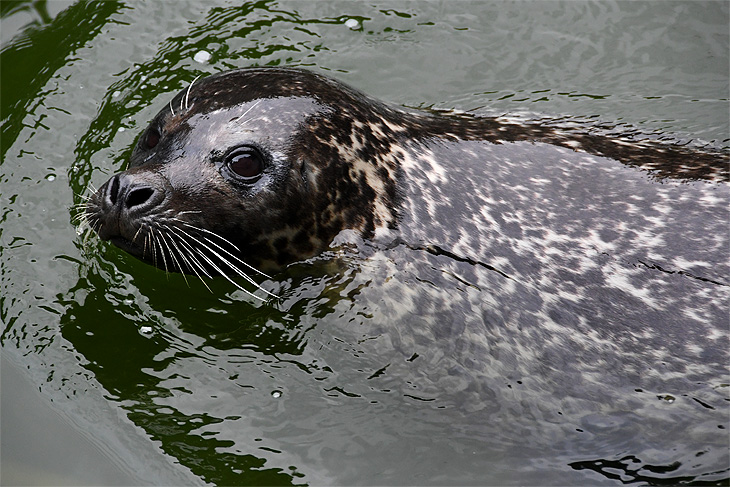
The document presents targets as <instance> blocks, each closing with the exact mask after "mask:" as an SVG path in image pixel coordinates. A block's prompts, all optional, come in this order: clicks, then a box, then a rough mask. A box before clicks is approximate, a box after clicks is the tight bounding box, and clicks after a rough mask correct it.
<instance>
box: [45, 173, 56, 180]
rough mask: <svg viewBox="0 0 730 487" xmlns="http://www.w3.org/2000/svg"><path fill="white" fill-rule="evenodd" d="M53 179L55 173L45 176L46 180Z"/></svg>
mask: <svg viewBox="0 0 730 487" xmlns="http://www.w3.org/2000/svg"><path fill="white" fill-rule="evenodd" d="M55 179H56V175H55V174H49V175H48V176H46V180H48V181H53V180H55Z"/></svg>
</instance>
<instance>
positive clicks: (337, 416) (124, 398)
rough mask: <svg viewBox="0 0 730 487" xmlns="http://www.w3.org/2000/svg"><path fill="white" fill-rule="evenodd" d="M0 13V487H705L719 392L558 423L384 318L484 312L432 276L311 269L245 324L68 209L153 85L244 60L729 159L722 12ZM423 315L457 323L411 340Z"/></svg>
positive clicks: (321, 265) (151, 109) (568, 414)
mask: <svg viewBox="0 0 730 487" xmlns="http://www.w3.org/2000/svg"><path fill="white" fill-rule="evenodd" d="M0 5H1V6H2V42H3V47H2V55H1V56H0V63H2V83H1V86H2V99H1V102H2V120H3V126H2V146H1V153H2V165H1V166H0V209H1V211H0V287H1V291H0V320H1V322H2V336H1V340H2V341H1V344H2V357H3V362H2V374H3V376H2V483H3V484H71V485H73V484H95V483H108V484H120V485H121V484H198V483H199V484H202V483H210V484H218V485H232V484H253V485H262V484H315V485H316V484H479V485H485V484H493V485H503V484H554V485H557V484H561V485H563V484H574V485H584V484H608V485H611V484H618V483H622V482H630V481H636V482H642V483H644V484H652V483H658V482H661V481H672V480H673V481H683V482H691V481H705V482H708V483H711V482H721V481H722V480H723V479H725V481H727V478H728V466H729V462H730V459H729V458H728V452H727V446H728V441H727V428H728V427H730V425H729V424H728V383H730V379H729V378H728V376H727V374H726V375H725V376H724V377H718V378H717V380H716V381H714V382H713V383H712V384H704V385H702V386H697V389H696V390H694V391H693V393H694V395H682V394H681V393H677V392H675V391H674V390H673V389H672V388H671V387H670V386H669V385H667V390H661V391H655V390H651V391H646V390H634V389H631V388H628V389H626V390H625V391H623V396H622V397H617V398H616V401H615V404H606V410H604V411H594V412H589V411H581V410H580V406H581V404H582V403H581V401H578V400H575V399H574V398H572V397H571V396H570V394H568V393H567V392H566V391H568V390H569V389H570V387H568V385H566V384H564V383H563V384H561V383H560V382H546V383H540V380H541V379H542V377H541V376H540V375H539V374H537V373H536V374H534V375H520V374H517V373H516V372H515V373H514V374H511V373H510V370H512V369H511V368H512V367H513V365H511V363H510V359H509V356H507V355H504V354H503V355H502V356H501V357H500V356H499V355H497V356H490V357H480V356H479V355H475V356H469V355H468V354H467V355H465V356H466V357H467V358H469V359H473V360H476V361H480V362H481V363H482V364H483V363H486V362H487V361H489V363H490V364H492V365H493V370H494V374H493V376H491V377H487V378H486V379H484V380H485V382H483V383H480V384H475V383H472V382H470V380H472V379H473V376H471V375H470V374H469V373H468V371H467V372H464V370H461V369H464V368H466V369H468V368H469V364H468V363H464V362H461V363H459V362H458V360H456V359H455V356H454V353H453V352H454V347H455V345H453V340H452V341H449V340H450V339H453V338H454V334H455V333H457V332H458V324H459V323H460V322H459V317H458V316H454V315H451V316H445V315H443V314H439V313H437V312H434V313H428V312H427V311H424V314H423V315H422V316H413V317H403V316H398V314H397V312H398V306H397V303H392V302H390V301H388V300H387V299H384V297H383V296H384V294H387V292H388V286H389V285H392V283H393V282H396V283H401V284H403V283H405V284H407V285H409V286H411V287H412V289H413V290H414V293H419V292H422V293H425V294H426V295H428V293H432V292H434V290H437V291H438V293H439V294H440V295H449V294H451V295H453V296H454V300H455V302H457V303H459V302H461V303H463V306H461V307H460V309H461V310H462V313H467V314H468V313H469V310H468V306H469V303H474V302H478V301H479V300H480V299H481V298H482V296H480V295H478V291H476V290H475V289H473V288H470V287H469V286H466V285H464V284H463V283H459V282H457V281H454V279H452V278H451V277H450V276H446V275H444V274H442V273H440V272H439V271H437V270H436V269H439V262H438V260H437V259H436V258H433V259H431V260H428V261H425V263H424V267H423V269H425V270H423V269H422V271H419V272H413V271H412V270H410V269H409V268H408V267H407V264H408V263H409V262H410V260H409V259H411V258H412V256H409V255H400V254H397V253H390V254H388V253H385V254H381V253H377V252H376V253H375V254H374V255H369V257H368V258H366V259H357V258H353V257H352V256H351V255H350V254H349V251H347V250H345V251H343V252H344V254H345V255H344V258H342V255H339V256H338V258H332V256H331V255H326V256H323V257H321V258H318V259H315V260H313V261H312V262H307V263H301V264H297V265H294V266H292V267H291V268H289V269H288V270H286V271H285V272H283V273H281V274H279V275H276V276H274V277H273V279H271V280H267V281H265V282H263V283H262V284H263V285H264V286H265V287H266V288H268V289H271V290H273V291H275V292H277V293H278V294H279V295H281V296H283V298H284V299H283V300H282V302H281V303H279V304H277V305H267V304H262V303H260V302H259V301H257V300H255V299H253V298H251V297H248V296H246V295H245V294H244V293H242V292H240V291H236V290H235V289H234V288H233V287H232V286H231V285H230V284H228V283H227V282H226V281H224V280H213V281H209V282H207V285H208V286H209V287H210V290H208V289H207V288H206V286H204V285H203V284H202V283H200V282H199V281H198V280H197V279H187V281H186V280H185V278H184V277H182V276H179V275H166V274H165V273H164V272H162V271H158V270H155V269H153V268H151V267H149V266H147V265H145V264H143V263H140V262H138V261H136V260H135V259H134V258H132V257H130V256H128V255H126V254H125V253H123V252H121V251H119V250H118V249H116V248H114V247H112V246H110V245H107V244H102V243H100V242H99V241H98V240H96V239H94V238H91V239H89V240H88V241H86V242H84V240H83V239H82V238H81V237H80V236H79V235H77V233H76V228H75V227H74V225H73V224H72V222H71V215H72V211H71V210H70V208H71V207H72V205H74V204H78V203H79V202H81V201H82V195H83V194H88V191H89V190H88V188H89V186H90V185H93V186H97V187H98V186H99V185H100V184H102V183H103V182H104V181H105V180H106V179H107V178H108V177H109V175H111V174H113V173H114V172H116V171H118V170H119V169H120V168H122V167H123V166H124V163H125V159H126V157H127V156H128V155H129V153H130V150H131V146H132V144H133V143H134V140H135V139H136V137H137V135H138V133H139V132H140V131H141V130H142V129H143V128H144V127H145V126H146V124H147V122H148V121H149V120H150V119H151V117H152V116H153V115H154V114H155V113H157V111H158V110H159V109H160V108H161V107H162V106H164V104H165V103H167V101H168V100H169V98H170V97H171V96H172V94H174V93H176V92H177V91H178V90H180V89H182V88H183V87H185V86H187V84H188V83H189V82H190V81H191V80H192V79H194V78H195V77H196V76H198V75H199V74H205V73H213V72H217V71H220V70H224V69H228V68H234V67H243V66H250V65H254V64H258V65H291V66H304V67H307V68H310V69H312V70H314V71H320V72H324V73H327V74H330V75H332V76H335V77H337V78H339V79H341V80H342V81H344V82H346V83H349V84H351V85H353V86H355V87H357V88H359V89H361V90H363V91H365V92H367V93H369V94H371V95H373V96H376V97H379V98H382V99H385V100H387V101H389V102H393V103H398V104H402V105H407V106H410V107H422V108H430V107H434V108H443V109H457V110H472V111H475V112H477V113H480V114H502V113H510V114H520V115H521V116H524V117H535V116H539V117H550V118H552V119H561V118H569V119H570V120H572V121H577V122H579V123H581V124H585V126H586V127H593V128H597V127H599V126H600V127H604V125H605V124H608V125H609V126H614V125H615V126H618V128H617V129H615V130H619V131H621V132H622V133H628V132H630V131H632V130H638V131H641V132H643V133H652V134H654V135H655V136H656V137H657V138H666V139H669V140H674V141H678V142H681V143H685V142H688V141H692V143H696V144H705V143H709V144H711V145H713V146H716V147H727V146H728V145H730V136H729V135H728V90H729V88H728V72H729V71H730V67H729V64H728V62H729V59H730V55H729V54H728V49H729V48H728V46H729V45H730V40H729V39H728V37H729V36H728V30H727V26H728V22H729V20H728V15H729V14H728V10H729V9H728V4H727V3H726V2H600V3H583V2H515V3H502V2H494V3H491V2H443V3H436V2H428V3H426V2H417V3H410V2H383V3H372V2H370V3H363V2H265V1H264V2H256V3H244V4H241V3H240V2H195V1H189V2H184V1H178V2H169V3H167V2H148V3H144V4H143V3H136V2H129V3H122V2H119V3H115V2H102V3H93V4H84V3H70V2H49V3H48V4H46V5H45V8H46V10H43V9H44V4H43V3H34V4H32V3H30V2H2V4H0ZM348 20H349V21H352V20H356V21H357V24H355V25H353V23H352V22H350V23H349V24H347V23H346V22H347V21H348ZM349 25H352V27H350V26H349ZM201 51H204V52H206V53H209V54H210V55H211V58H210V59H209V60H208V61H207V62H199V61H196V60H195V56H196V54H199V53H200V52H201ZM199 59H200V58H199ZM602 130H612V129H609V128H602ZM429 266H430V267H429ZM429 269H430V270H429ZM480 311H481V310H480ZM418 320H423V321H424V323H426V322H428V323H432V322H433V321H435V320H444V321H445V322H449V323H451V325H452V326H451V327H450V328H448V329H449V330H450V331H449V332H444V335H443V336H442V340H443V342H442V343H439V342H436V343H434V342H433V341H427V342H423V341H420V340H421V339H422V338H423V337H421V336H419V335H418V333H417V330H418V323H417V321H418ZM414 330H415V331H414ZM490 333H492V335H490V336H492V337H499V338H504V339H505V340H507V341H509V340H517V341H518V342H519V337H517V335H514V336H509V333H510V330H490ZM528 345H529V344H528ZM520 356H521V357H524V356H525V355H524V352H523V354H522V355H520ZM463 357H464V355H462V358H463ZM446 366H448V367H450V368H449V369H448V371H447V373H446V372H444V370H445V367H446ZM459 367H461V369H459ZM513 368H514V370H517V369H518V367H517V365H514V367H513ZM482 379H483V377H482ZM8 384H12V388H11V387H10V386H8ZM667 384H669V382H668V383H667ZM561 391H562V392H561ZM563 392H564V393H565V394H562V393H563ZM561 394H562V395H561ZM615 405H620V406H621V407H620V408H618V409H617V408H616V407H612V406H615ZM670 422H675V423H676V425H677V427H676V430H666V429H656V428H653V425H659V426H662V427H663V426H665V425H666V424H668V423H670ZM33 425H35V426H33ZM677 438H681V441H679V440H677Z"/></svg>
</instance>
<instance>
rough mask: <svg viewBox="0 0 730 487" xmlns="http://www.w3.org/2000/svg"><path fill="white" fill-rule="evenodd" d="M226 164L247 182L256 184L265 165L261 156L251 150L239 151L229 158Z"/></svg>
mask: <svg viewBox="0 0 730 487" xmlns="http://www.w3.org/2000/svg"><path fill="white" fill-rule="evenodd" d="M226 164H228V167H229V168H230V170H231V171H233V173H234V174H236V175H238V176H240V177H241V178H242V179H243V180H244V181H245V182H254V181H255V180H256V179H258V177H259V176H261V172H262V171H263V169H264V164H263V162H262V160H261V157H260V156H259V154H258V153H257V152H255V151H253V150H251V149H248V148H246V149H237V150H235V151H233V152H232V153H231V154H230V155H229V156H228V158H227V160H226Z"/></svg>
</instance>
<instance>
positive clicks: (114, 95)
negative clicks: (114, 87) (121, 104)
mask: <svg viewBox="0 0 730 487" xmlns="http://www.w3.org/2000/svg"><path fill="white" fill-rule="evenodd" d="M121 94H122V92H121V91H115V92H114V93H112V98H119V95H121Z"/></svg>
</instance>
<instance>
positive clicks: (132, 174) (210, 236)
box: [87, 68, 418, 274]
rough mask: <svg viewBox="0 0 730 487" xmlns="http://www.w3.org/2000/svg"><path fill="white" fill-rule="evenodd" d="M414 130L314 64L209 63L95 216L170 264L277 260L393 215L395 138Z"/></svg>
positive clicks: (218, 265) (93, 207) (135, 247)
mask: <svg viewBox="0 0 730 487" xmlns="http://www.w3.org/2000/svg"><path fill="white" fill-rule="evenodd" d="M411 130H418V128H417V124H416V123H415V122H414V121H413V120H412V117H411V116H409V115H408V114H406V113H403V112H400V111H396V110H394V109H391V108H389V107H388V106H386V105H384V104H382V103H379V102H376V101H374V100H371V99H368V98H367V97H366V96H365V95H363V94H361V93H359V92H356V91H355V90H353V89H351V88H348V87H346V86H344V85H341V84H340V83H337V82H335V81H333V80H331V79H328V78H325V77H322V76H318V75H316V74H313V73H309V72H306V71H298V70H292V69H272V68H263V69H242V70H236V71H230V72H226V73H222V74H218V75H214V76H211V77H208V78H205V79H203V80H202V81H200V82H198V83H194V84H193V85H191V87H190V88H188V89H187V90H184V91H182V92H181V93H179V94H178V95H177V96H176V97H175V98H174V99H173V100H172V101H171V102H170V104H169V106H167V107H166V108H165V109H163V110H162V111H160V113H159V114H158V115H157V116H156V117H155V118H154V120H153V121H152V122H151V123H150V125H149V127H148V128H147V129H146V130H145V132H144V133H143V134H142V135H141V136H140V137H139V140H138V142H137V144H136V146H135V148H134V151H133V153H132V155H131V158H130V161H129V168H128V169H127V170H126V171H124V172H122V173H120V174H117V175H115V176H113V177H112V178H111V179H110V180H109V181H108V182H107V183H105V184H104V185H103V186H102V187H101V188H100V189H99V191H98V192H97V193H96V194H94V195H93V196H92V197H91V199H90V202H89V204H88V207H87V216H88V217H89V221H90V224H91V226H92V228H93V229H95V230H96V231H97V233H98V234H99V236H100V237H101V238H102V239H103V240H110V241H111V242H112V243H114V244H115V245H117V246H118V247H120V248H122V249H123V250H126V251H127V252H129V253H131V254H132V255H134V256H136V257H138V258H140V259H142V260H145V261H147V262H149V263H151V264H153V265H156V266H158V267H163V268H165V269H169V270H174V271H181V272H187V273H198V272H201V271H202V272H204V273H206V274H208V273H213V274H219V273H229V274H230V273H231V270H232V268H235V267H238V263H240V262H241V261H243V262H245V263H246V264H247V265H250V266H254V267H256V268H272V267H280V266H282V265H285V264H287V263H291V262H294V261H297V260H301V259H305V258H308V257H310V256H312V255H315V254H316V253H318V252H320V251H321V250H323V249H325V248H327V246H328V245H329V244H330V242H331V241H332V239H333V238H334V236H336V235H337V233H338V232H340V231H341V230H342V229H343V228H349V229H355V230H358V231H360V232H361V233H362V234H363V235H364V236H371V235H372V234H373V232H374V231H375V229H376V228H377V227H393V226H394V225H395V222H396V219H397V215H396V211H397V210H396V209H397V206H398V204H397V200H398V192H397V190H396V187H397V184H396V182H397V179H398V161H397V160H396V159H395V158H394V156H393V150H392V147H393V146H394V145H395V144H397V143H398V140H399V139H400V138H402V137H407V136H408V132H409V131H411ZM396 131H397V132H398V133H396ZM234 272H235V270H234Z"/></svg>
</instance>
